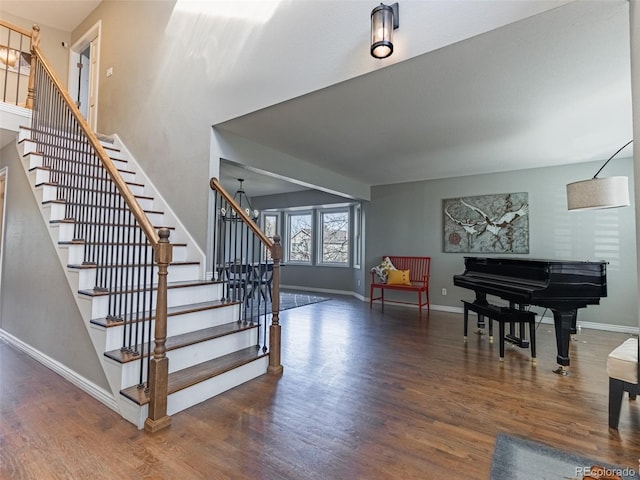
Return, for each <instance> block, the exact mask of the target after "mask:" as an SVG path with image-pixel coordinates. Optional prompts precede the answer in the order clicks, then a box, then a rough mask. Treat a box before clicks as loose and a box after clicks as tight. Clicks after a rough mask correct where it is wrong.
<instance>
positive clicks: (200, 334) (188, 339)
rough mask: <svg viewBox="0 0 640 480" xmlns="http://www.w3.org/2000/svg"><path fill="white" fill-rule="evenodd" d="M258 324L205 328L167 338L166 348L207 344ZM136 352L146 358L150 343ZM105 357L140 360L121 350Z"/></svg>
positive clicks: (110, 352)
mask: <svg viewBox="0 0 640 480" xmlns="http://www.w3.org/2000/svg"><path fill="white" fill-rule="evenodd" d="M258 327H259V325H258V324H257V323H246V324H244V323H239V322H237V321H234V322H229V323H224V324H222V325H217V326H215V327H208V328H203V329H201V330H195V331H193V332H188V333H183V334H180V335H174V336H172V337H167V343H166V348H167V351H170V350H176V349H178V348H182V347H187V346H189V345H195V344H197V343H201V342H206V341H207V340H213V339H215V338H220V337H224V336H227V335H231V334H234V333H238V332H244V331H246V330H251V329H255V328H258ZM151 345H152V347H151V348H152V349H153V348H155V343H154V342H152V343H151ZM135 350H136V351H138V352H140V351H142V352H144V355H143V356H144V357H145V358H146V357H148V356H149V343H148V342H145V343H144V344H143V345H136V348H135ZM104 355H105V356H106V357H108V358H111V359H112V360H115V361H116V362H119V363H129V362H135V361H136V360H139V359H140V354H139V353H137V354H134V353H131V352H123V351H122V350H120V349H117V350H111V351H109V352H105V353H104Z"/></svg>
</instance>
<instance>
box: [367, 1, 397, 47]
mask: <svg viewBox="0 0 640 480" xmlns="http://www.w3.org/2000/svg"><path fill="white" fill-rule="evenodd" d="M398 25H399V23H398V4H397V3H394V4H393V5H384V4H383V3H381V4H380V5H379V6H377V7H376V8H374V9H373V10H372V11H371V56H372V57H374V58H380V59H382V58H387V57H388V56H390V55H391V54H392V53H393V31H394V30H395V29H396V28H398Z"/></svg>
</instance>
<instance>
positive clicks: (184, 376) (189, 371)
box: [120, 347, 269, 405]
mask: <svg viewBox="0 0 640 480" xmlns="http://www.w3.org/2000/svg"><path fill="white" fill-rule="evenodd" d="M268 355H269V354H268V353H264V352H262V350H260V349H258V348H256V347H247V348H244V349H242V350H238V351H237V352H234V353H230V354H228V355H223V356H222V357H218V358H214V359H213V360H208V361H206V362H203V363H200V364H198V365H194V366H192V367H188V368H185V369H183V370H179V371H177V372H173V373H170V374H169V380H168V394H169V395H171V394H172V393H175V392H178V391H180V390H183V389H185V388H188V387H191V386H193V385H196V384H198V383H200V382H203V381H205V380H208V379H210V378H213V377H216V376H218V375H221V374H223V373H226V372H228V371H230V370H233V369H234V368H238V367H240V366H242V365H246V364H248V363H251V362H253V361H255V360H258V359H260V358H262V357H265V356H268ZM120 393H121V394H122V395H124V396H125V397H127V398H128V399H130V400H132V401H133V402H135V403H137V404H138V405H146V404H147V403H149V396H148V393H147V392H145V390H144V388H138V387H137V386H133V387H128V388H125V389H123V390H120Z"/></svg>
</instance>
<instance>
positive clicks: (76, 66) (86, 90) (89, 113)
mask: <svg viewBox="0 0 640 480" xmlns="http://www.w3.org/2000/svg"><path fill="white" fill-rule="evenodd" d="M101 27H102V22H101V21H98V22H97V23H96V24H95V25H94V26H93V27H91V28H90V29H89V30H88V31H87V32H86V33H85V34H84V35H82V37H80V38H79V39H78V41H77V42H75V43H74V44H73V45H72V46H71V48H70V51H69V93H70V94H71V98H72V99H73V100H74V101H75V102H76V106H77V107H78V108H79V109H80V113H82V115H83V116H84V118H85V119H86V120H87V123H88V124H89V126H90V127H91V129H92V130H93V131H94V132H95V131H96V128H97V122H98V83H99V78H100V75H99V72H100V32H101Z"/></svg>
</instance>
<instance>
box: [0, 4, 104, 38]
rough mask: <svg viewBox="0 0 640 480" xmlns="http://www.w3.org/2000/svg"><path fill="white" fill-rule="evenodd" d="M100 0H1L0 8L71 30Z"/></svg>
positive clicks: (17, 15)
mask: <svg viewBox="0 0 640 480" xmlns="http://www.w3.org/2000/svg"><path fill="white" fill-rule="evenodd" d="M101 1H102V0H2V1H1V2H0V10H2V11H3V12H7V13H10V14H11V15H15V16H16V17H22V18H28V19H30V20H32V21H34V22H35V23H37V24H39V25H47V26H49V27H53V28H57V29H58V30H62V31H65V32H71V31H72V30H73V29H74V28H76V27H77V26H78V25H80V23H81V22H82V21H83V20H84V19H85V18H87V17H88V16H89V14H90V13H91V12H93V10H95V8H96V7H97V6H98V5H99V4H100V2H101Z"/></svg>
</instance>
